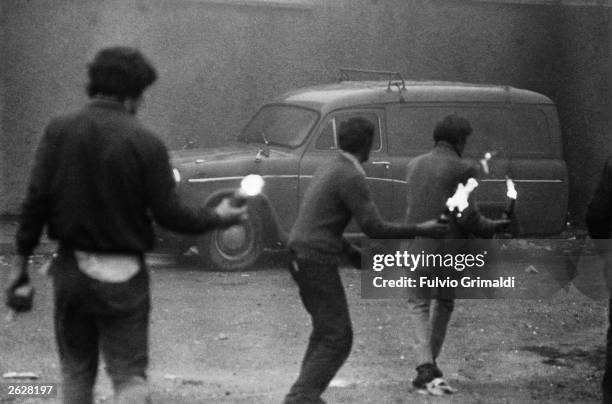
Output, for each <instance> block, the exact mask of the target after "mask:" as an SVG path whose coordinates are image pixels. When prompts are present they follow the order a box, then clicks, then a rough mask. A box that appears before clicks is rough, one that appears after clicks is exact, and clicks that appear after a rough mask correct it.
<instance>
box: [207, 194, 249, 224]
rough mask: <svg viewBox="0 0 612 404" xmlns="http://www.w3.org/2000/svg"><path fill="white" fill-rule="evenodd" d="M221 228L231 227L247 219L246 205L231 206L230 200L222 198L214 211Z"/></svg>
mask: <svg viewBox="0 0 612 404" xmlns="http://www.w3.org/2000/svg"><path fill="white" fill-rule="evenodd" d="M214 211H215V213H216V214H217V216H219V219H221V225H222V226H232V225H235V224H238V223H240V222H242V221H244V220H246V219H247V218H248V215H247V205H243V206H238V207H237V206H232V203H231V199H230V198H223V199H222V200H221V202H219V204H218V205H217V206H216V207H215V209H214Z"/></svg>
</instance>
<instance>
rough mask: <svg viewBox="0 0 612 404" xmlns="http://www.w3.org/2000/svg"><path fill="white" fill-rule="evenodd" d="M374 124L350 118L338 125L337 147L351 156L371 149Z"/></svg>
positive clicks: (365, 120) (362, 119)
mask: <svg viewBox="0 0 612 404" xmlns="http://www.w3.org/2000/svg"><path fill="white" fill-rule="evenodd" d="M373 138H374V124H373V123H372V122H370V121H368V120H367V119H364V118H359V117H355V118H351V119H349V120H348V121H344V122H342V123H341V124H340V129H339V130H338V145H339V146H340V148H341V149H342V150H344V151H347V152H349V153H352V154H359V153H362V152H367V151H369V150H370V148H371V147H372V139H373Z"/></svg>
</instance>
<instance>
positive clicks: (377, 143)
mask: <svg viewBox="0 0 612 404" xmlns="http://www.w3.org/2000/svg"><path fill="white" fill-rule="evenodd" d="M356 116H358V117H360V118H365V119H367V120H368V121H370V122H372V124H373V125H374V141H373V142H372V151H380V150H381V149H382V141H381V138H380V119H379V118H378V115H377V114H375V113H374V112H363V111H355V112H346V113H344V112H343V113H340V114H338V115H336V117H335V119H336V129H340V125H342V122H345V121H348V120H349V119H350V118H354V117H356Z"/></svg>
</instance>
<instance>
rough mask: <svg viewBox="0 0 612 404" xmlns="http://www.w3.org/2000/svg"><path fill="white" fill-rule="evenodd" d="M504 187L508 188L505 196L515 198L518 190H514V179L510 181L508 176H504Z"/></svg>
mask: <svg viewBox="0 0 612 404" xmlns="http://www.w3.org/2000/svg"><path fill="white" fill-rule="evenodd" d="M506 189H507V190H508V191H507V192H506V196H507V197H508V198H510V199H516V197H517V196H518V192H516V187H515V186H514V181H512V180H511V179H510V178H506Z"/></svg>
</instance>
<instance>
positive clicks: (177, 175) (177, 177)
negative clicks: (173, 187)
mask: <svg viewBox="0 0 612 404" xmlns="http://www.w3.org/2000/svg"><path fill="white" fill-rule="evenodd" d="M172 174H174V181H176V182H181V172H180V171H179V170H178V168H173V169H172Z"/></svg>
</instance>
